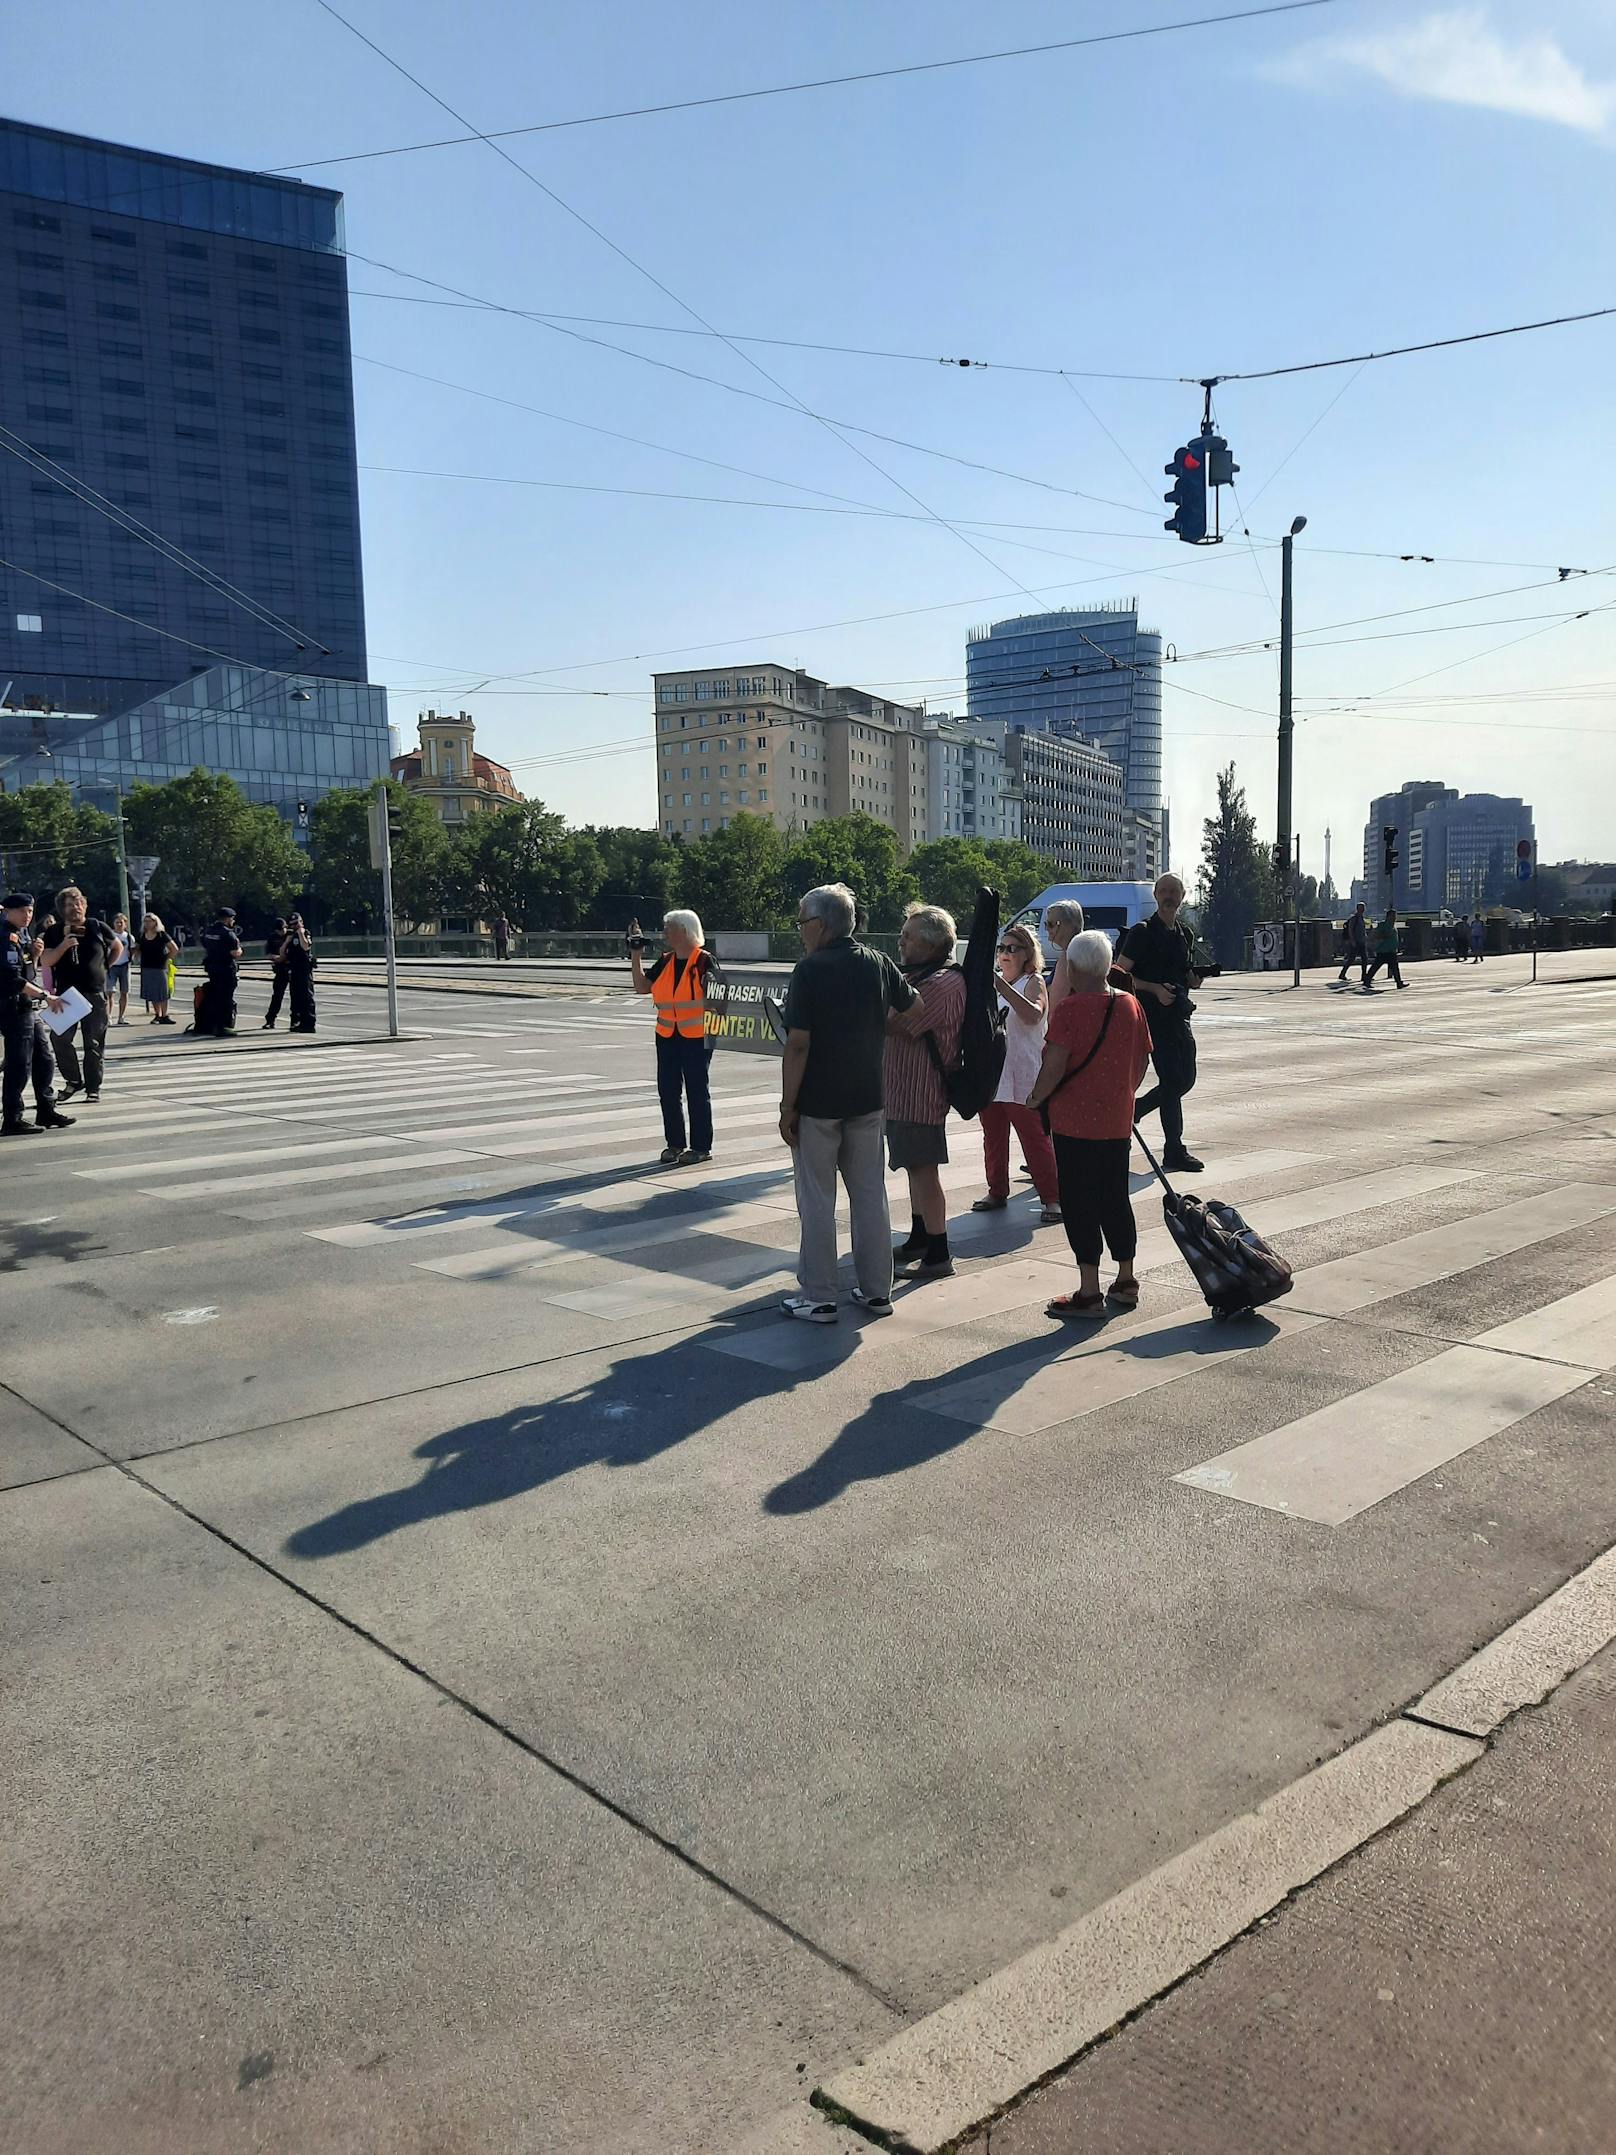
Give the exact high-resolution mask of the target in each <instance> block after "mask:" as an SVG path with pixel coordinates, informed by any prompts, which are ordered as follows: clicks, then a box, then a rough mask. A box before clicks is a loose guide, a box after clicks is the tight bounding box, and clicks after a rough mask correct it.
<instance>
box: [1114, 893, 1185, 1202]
mask: <svg viewBox="0 0 1616 2155" xmlns="http://www.w3.org/2000/svg"><path fill="white" fill-rule="evenodd" d="M1155 898H1156V910H1155V912H1154V913H1152V914H1151V916H1150V918H1149V919H1148V920H1142V921H1140V922H1139V923H1138V925H1137V926H1136V927H1132V928H1130V929H1129V930H1128V932H1127V934H1126V935H1124V936H1123V938H1122V941H1121V942H1120V943H1119V944H1118V945H1117V953H1116V966H1117V970H1118V971H1120V972H1121V973H1123V974H1125V975H1126V976H1127V978H1126V983H1125V984H1126V985H1127V986H1129V987H1131V988H1132V989H1133V991H1134V993H1135V995H1136V996H1137V997H1138V998H1139V1002H1140V1007H1141V1008H1142V1009H1143V1011H1144V1014H1145V1022H1146V1024H1147V1025H1148V1026H1149V1027H1150V1059H1151V1061H1152V1062H1153V1063H1154V1064H1155V1066H1156V1083H1155V1084H1154V1085H1152V1087H1151V1088H1150V1090H1149V1092H1147V1093H1141V1094H1140V1096H1139V1099H1138V1101H1137V1102H1136V1103H1135V1106H1134V1121H1135V1122H1143V1121H1144V1119H1145V1117H1146V1116H1147V1115H1148V1114H1149V1113H1150V1111H1151V1109H1152V1108H1156V1109H1158V1110H1159V1111H1160V1113H1161V1126H1162V1136H1163V1138H1164V1139H1165V1140H1166V1151H1165V1152H1164V1153H1163V1155H1162V1165H1163V1166H1164V1167H1165V1168H1167V1169H1168V1170H1169V1171H1170V1172H1176V1173H1178V1174H1180V1175H1198V1174H1199V1173H1200V1172H1201V1167H1202V1163H1201V1161H1199V1160H1198V1159H1197V1158H1196V1157H1195V1155H1194V1153H1193V1152H1191V1151H1190V1150H1189V1149H1188V1147H1187V1146H1186V1145H1185V1143H1184V1096H1185V1094H1186V1093H1188V1092H1190V1091H1192V1090H1193V1089H1194V1085H1195V1035H1194V1034H1193V1033H1192V1032H1191V1031H1190V1019H1191V1017H1192V1016H1193V1014H1194V1011H1195V1003H1194V1000H1193V998H1192V997H1191V994H1190V990H1191V989H1192V988H1198V987H1199V986H1200V985H1201V975H1200V973H1199V972H1198V971H1197V970H1196V966H1195V938H1194V936H1192V935H1191V934H1190V931H1189V929H1188V928H1187V927H1185V925H1184V923H1183V921H1181V920H1180V919H1179V917H1178V916H1179V912H1180V910H1181V909H1182V907H1183V904H1184V886H1183V884H1182V883H1181V882H1180V881H1179V880H1178V877H1177V876H1176V875H1163V876H1158V877H1157V878H1156V890H1155Z"/></svg>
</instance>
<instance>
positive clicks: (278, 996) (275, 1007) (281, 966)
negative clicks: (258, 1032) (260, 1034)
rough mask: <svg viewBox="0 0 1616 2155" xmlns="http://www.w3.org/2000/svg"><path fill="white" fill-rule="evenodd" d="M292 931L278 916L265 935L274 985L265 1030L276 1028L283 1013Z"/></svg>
mask: <svg viewBox="0 0 1616 2155" xmlns="http://www.w3.org/2000/svg"><path fill="white" fill-rule="evenodd" d="M290 940H291V931H290V930H289V929H288V927H287V924H286V922H285V921H284V920H282V919H280V918H279V917H278V916H277V917H276V919H274V920H273V921H271V923H270V928H269V933H268V935H266V936H265V937H264V956H265V957H266V958H267V959H268V960H269V977H270V980H271V982H272V983H273V985H272V986H271V988H270V991H269V1008H268V1009H267V1010H266V1011H265V1012H264V1031H265V1032H266V1033H272V1032H273V1031H274V1030H275V1020H276V1019H277V1018H278V1017H279V1016H280V1014H281V1004H282V1003H283V1002H284V1001H285V999H286V989H287V985H288V982H289V981H290V978H291V975H290V974H289V973H288V972H287V969H286V946H287V944H288V942H289V941H290Z"/></svg>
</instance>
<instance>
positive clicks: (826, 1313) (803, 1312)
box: [780, 1294, 836, 1324]
mask: <svg viewBox="0 0 1616 2155" xmlns="http://www.w3.org/2000/svg"><path fill="white" fill-rule="evenodd" d="M780 1310H781V1314H782V1315H784V1316H787V1317H796V1318H798V1319H799V1320H800V1321H801V1322H802V1323H803V1324H834V1323H835V1322H836V1304H835V1303H834V1302H810V1301H809V1299H808V1297H807V1296H806V1295H805V1294H793V1295H787V1296H786V1297H785V1299H784V1301H783V1302H782V1303H781V1304H780Z"/></svg>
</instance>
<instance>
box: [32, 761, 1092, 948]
mask: <svg viewBox="0 0 1616 2155" xmlns="http://www.w3.org/2000/svg"><path fill="white" fill-rule="evenodd" d="M388 792H389V795H390V798H391V801H392V804H393V807H394V809H395V811H396V814H395V823H396V826H397V828H396V834H395V837H394V842H393V902H394V910H395V912H396V914H397V917H398V920H399V923H400V925H401V926H405V927H410V926H414V927H425V926H428V925H432V924H436V923H437V922H439V921H441V920H444V919H445V918H448V919H454V918H457V917H458V918H464V919H480V920H488V919H492V918H493V917H494V915H496V914H498V913H504V914H506V915H507V916H508V918H509V919H511V920H512V921H514V922H515V924H516V925H517V927H518V928H523V929H529V930H536V929H564V928H587V927H601V928H619V927H621V926H622V925H623V924H624V922H625V921H626V920H627V919H628V917H629V915H630V914H633V913H639V914H641V915H643V916H644V917H645V918H646V919H648V920H651V919H656V918H659V917H660V915H661V914H662V913H664V912H666V911H667V910H668V909H669V908H670V907H673V906H676V905H688V906H694V907H695V909H696V910H697V911H698V912H699V913H700V914H701V915H702V917H703V919H704V920H707V921H710V922H711V923H712V924H713V926H714V927H724V928H736V927H748V928H770V929H773V928H783V927H788V926H789V925H790V924H791V922H792V921H793V920H794V919H795V917H796V909H797V901H798V899H799V898H800V897H801V896H802V894H803V892H804V891H806V890H811V889H812V888H813V887H814V885H815V884H818V883H835V882H845V883H850V884H851V885H852V886H853V888H854V889H855V890H856V891H857V892H858V894H859V897H860V898H861V900H862V901H863V903H864V907H865V910H866V913H867V915H868V918H869V923H870V926H871V927H872V928H877V929H892V928H896V927H897V926H898V925H899V923H900V922H901V920H902V918H903V909H904V907H905V906H906V905H907V904H909V903H910V902H911V901H912V900H914V899H916V898H925V899H926V900H928V901H929V902H930V903H932V904H936V905H943V906H946V907H947V908H948V909H949V911H950V912H952V913H954V914H956V915H960V916H963V917H965V918H967V919H968V918H969V915H970V911H971V906H972V903H973V901H974V899H975V896H976V891H977V888H978V886H979V885H980V884H983V883H992V884H994V885H996V886H997V888H998V889H999V890H1000V892H1001V893H1002V895H1003V898H1004V903H1005V906H1006V909H1007V910H1014V909H1015V908H1016V907H1019V906H1022V905H1025V904H1026V903H1027V901H1028V899H1029V898H1031V897H1032V896H1033V895H1034V894H1035V893H1036V892H1037V891H1039V890H1041V889H1043V887H1044V886H1045V885H1046V884H1048V883H1053V882H1059V881H1060V880H1061V875H1062V871H1061V870H1060V869H1059V868H1058V867H1057V866H1056V865H1055V863H1054V862H1052V861H1049V860H1045V859H1042V858H1040V856H1039V855H1038V854H1036V853H1034V852H1033V851H1032V849H1031V848H1030V847H1028V846H1024V845H1021V844H1019V843H1017V842H1014V841H1007V840H1000V841H995V842H993V843H991V844H986V845H983V844H978V843H977V842H976V841H974V840H971V839H963V838H941V839H936V840H933V841H932V842H931V843H929V844H927V845H923V846H919V847H917V848H916V850H915V851H914V853H913V854H912V855H911V856H910V858H909V859H908V861H907V862H904V861H900V859H899V857H898V844H897V839H896V837H895V835H894V834H893V832H892V831H890V830H889V829H888V828H887V827H886V825H885V824H883V823H879V822H877V821H876V820H875V818H874V817H872V816H865V815H852V816H838V817H833V818H831V819H830V820H829V821H827V822H824V823H819V824H815V825H814V826H813V828H812V829H810V830H806V831H798V832H780V831H777V830H776V829H775V828H774V826H773V825H772V824H771V823H768V822H766V821H765V820H764V819H763V818H761V817H759V816H744V815H743V816H737V817H736V818H735V819H734V820H733V822H731V823H730V825H729V826H728V828H727V829H725V830H719V831H714V832H712V833H711V834H710V835H709V836H707V837H705V838H699V839H696V840H694V841H692V842H691V843H689V844H686V843H684V842H683V841H681V840H679V839H675V838H664V837H663V836H661V835H660V833H658V832H656V831H646V830H636V829H632V828H629V827H626V826H614V825H594V824H589V825H585V826H583V827H582V828H579V829H573V828H569V826H568V824H567V822H566V820H565V818H564V817H562V816H560V815H558V814H557V813H556V812H555V811H554V810H553V809H549V808H546V807H545V805H544V803H543V802H542V801H520V802H514V801H513V802H508V803H505V804H502V805H501V806H500V807H499V808H497V809H492V810H489V811H488V812H487V813H485V814H481V815H476V816H472V817H469V818H468V819H467V821H466V822H465V823H464V824H463V825H460V826H459V827H457V828H455V829H447V828H446V827H445V826H444V825H443V824H442V823H440V822H439V820H438V818H437V816H436V815H435V813H434V812H433V810H432V808H431V806H430V805H429V803H428V802H427V801H425V800H424V799H422V797H421V796H420V795H419V794H414V793H410V792H408V791H407V790H406V789H405V788H403V787H402V786H399V785H396V784H393V783H392V782H389V784H388ZM369 801H370V794H369V791H368V790H366V791H353V792H340V793H328V794H326V795H325V796H324V798H323V799H321V800H319V801H317V802H316V803H315V805H314V810H313V813H312V816H311V818H310V832H309V840H310V843H309V850H308V851H307V852H305V851H304V850H303V848H302V847H301V846H299V845H298V844H297V843H296V841H295V840H294V838H293V836H292V834H291V832H290V831H289V830H288V829H287V827H286V825H285V824H284V823H283V822H282V820H281V818H280V817H279V815H277V814H276V812H275V810H274V809H273V808H270V807H267V806H263V805H261V804H258V803H255V802H252V801H249V800H248V799H247V798H246V796H245V795H244V794H243V793H242V792H241V789H240V788H239V787H238V786H237V785H236V784H235V782H234V781H233V780H232V779H229V778H225V777H221V776H218V775H217V774H215V773H212V772H209V771H202V770H196V771H192V772H191V773H190V774H189V775H188V776H187V777H185V778H178V779H175V780H173V781H172V782H171V783H169V784H168V785H163V786H135V787H134V788H132V789H131V791H130V792H129V793H128V795H127V796H126V797H125V801H124V827H125V833H126V839H127V845H128V850H129V852H130V853H131V854H141V853H145V854H154V855H155V856H156V857H157V858H158V860H159V861H160V862H161V864H162V865H161V867H160V868H159V870H158V872H157V876H156V878H155V881H154V883H153V887H152V893H151V902H152V904H153V905H154V906H155V907H156V908H157V910H158V911H159V912H160V913H161V914H162V915H163V916H164V918H165V919H167V920H170V921H171V922H174V923H179V922H188V923H193V924H194V923H200V922H201V921H204V920H206V919H208V918H210V917H211V916H212V914H213V913H214V911H215V910H216V909H217V908H218V906H219V905H221V904H229V905H233V906H235V907H236V908H237V909H238V911H239V912H240V914H241V916H242V919H243V923H244V925H245V926H247V927H248V928H249V929H255V928H258V927H260V926H261V925H262V924H263V922H264V921H266V920H267V919H268V918H269V917H270V916H271V915H273V914H276V913H281V912H285V911H286V910H287V908H288V907H289V906H292V905H294V904H295V905H296V906H297V907H298V908H299V910H300V911H302V912H303V914H304V915H305V917H306V918H307V919H308V920H309V922H310V924H311V926H313V927H314V928H315V929H316V930H317V931H325V932H333V931H339V930H357V931H360V932H365V931H371V930H375V929H377V928H378V927H379V926H380V918H381V894H380V889H379V885H378V878H377V875H376V871H375V870H374V869H373V868H372V866H371V865H370V847H369V829H368V814H367V811H368V806H369ZM117 837H118V834H117V824H116V822H115V819H114V818H113V817H112V816H110V815H107V814H104V813H103V812H102V811H101V810H99V809H96V808H90V807H86V806H83V805H81V804H77V803H75V801H74V799H73V796H72V793H71V790H70V789H69V788H68V787H67V786H66V785H65V784H63V783H62V782H60V781H58V782H57V783H56V784H54V785H46V786H28V787H24V788H23V789H22V790H21V791H20V792H17V793H10V794H0V868H3V870H4V873H5V875H6V877H7V878H8V879H9V880H10V881H12V882H17V883H21V884H23V885H24V886H26V887H31V888H33V889H35V890H37V891H39V892H46V891H54V890H55V889H56V888H57V886H58V885H59V884H61V883H63V882H65V881H67V880H69V879H72V880H73V881H76V882H77V883H79V884H81V885H82V886H83V889H84V891H85V894H86V896H87V897H88V899H89V901H90V904H91V906H92V908H93V909H94V910H96V911H98V912H101V913H103V914H110V913H111V912H112V911H113V910H114V909H115V907H116V904H117V897H118V869H117V860H118V844H117Z"/></svg>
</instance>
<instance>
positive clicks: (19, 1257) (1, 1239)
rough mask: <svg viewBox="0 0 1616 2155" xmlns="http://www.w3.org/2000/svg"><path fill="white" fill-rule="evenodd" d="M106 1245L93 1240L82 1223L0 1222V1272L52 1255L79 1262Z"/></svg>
mask: <svg viewBox="0 0 1616 2155" xmlns="http://www.w3.org/2000/svg"><path fill="white" fill-rule="evenodd" d="M105 1248H106V1244H105V1243H104V1242H97V1241H95V1240H94V1239H93V1238H92V1237H91V1236H90V1235H89V1234H88V1233H87V1232H86V1230H85V1229H84V1228H82V1227H58V1226H57V1225H55V1223H54V1222H52V1221H48V1220H43V1221H39V1222H37V1223H30V1222H27V1221H22V1220H11V1221H3V1222H0V1272H26V1271H29V1270H31V1269H32V1268H33V1267H34V1266H36V1265H43V1264H45V1263H47V1262H49V1260H50V1259H52V1258H56V1259H58V1260H59V1261H60V1262H61V1263H63V1264H68V1265H72V1264H78V1263H80V1262H81V1261H82V1260H83V1259H84V1258H86V1257H95V1256H98V1255H99V1254H100V1253H101V1252H102V1251H104V1250H105Z"/></svg>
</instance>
